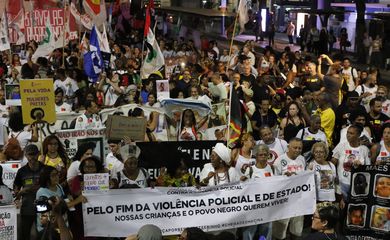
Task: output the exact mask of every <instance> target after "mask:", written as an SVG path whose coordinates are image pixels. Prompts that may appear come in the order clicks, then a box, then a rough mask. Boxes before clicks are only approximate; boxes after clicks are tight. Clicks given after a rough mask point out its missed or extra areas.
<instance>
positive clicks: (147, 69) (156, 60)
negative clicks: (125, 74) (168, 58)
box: [141, 28, 165, 79]
mask: <svg viewBox="0 0 390 240" xmlns="http://www.w3.org/2000/svg"><path fill="white" fill-rule="evenodd" d="M145 45H146V47H147V48H148V54H147V55H146V57H145V59H144V62H143V64H142V67H141V78H142V79H145V78H148V77H149V75H150V74H152V73H156V72H157V71H158V70H160V68H162V67H163V66H164V65H165V60H164V56H163V54H162V52H161V50H160V46H159V45H158V43H157V40H156V38H155V37H154V34H153V31H152V29H150V28H149V32H148V36H147V39H146V42H145Z"/></svg>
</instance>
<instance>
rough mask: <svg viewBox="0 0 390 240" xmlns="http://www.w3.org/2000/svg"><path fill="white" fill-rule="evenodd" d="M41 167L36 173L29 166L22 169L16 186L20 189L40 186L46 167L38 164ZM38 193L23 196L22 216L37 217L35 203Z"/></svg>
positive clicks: (17, 175) (16, 178) (15, 183)
mask: <svg viewBox="0 0 390 240" xmlns="http://www.w3.org/2000/svg"><path fill="white" fill-rule="evenodd" d="M38 164H39V167H38V169H37V170H36V171H33V170H31V168H30V166H29V165H28V164H27V165H25V166H23V167H21V168H20V169H19V170H18V172H17V173H16V177H15V181H14V185H15V186H17V187H18V188H26V187H31V186H39V176H40V174H41V172H42V170H43V167H44V166H45V165H44V164H42V163H41V162H38ZM37 190H38V189H37ZM35 197H36V192H31V193H26V194H24V195H23V196H22V206H21V208H20V214H21V215H30V216H34V215H35V206H34V201H35Z"/></svg>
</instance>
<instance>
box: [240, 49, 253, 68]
mask: <svg viewBox="0 0 390 240" xmlns="http://www.w3.org/2000/svg"><path fill="white" fill-rule="evenodd" d="M242 53H243V54H244V55H245V56H247V57H249V61H250V64H251V66H255V61H256V57H255V55H254V54H253V53H252V52H251V51H250V49H249V47H248V46H245V47H244V48H243V50H242Z"/></svg>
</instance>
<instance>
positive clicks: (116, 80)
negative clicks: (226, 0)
mask: <svg viewBox="0 0 390 240" xmlns="http://www.w3.org/2000/svg"><path fill="white" fill-rule="evenodd" d="M313 31H314V30H313ZM132 34H133V35H132V36H131V37H130V39H127V40H126V41H124V42H120V41H112V40H111V41H110V47H111V49H112V52H111V55H112V57H111V64H110V69H106V70H105V71H103V72H102V73H101V75H100V77H99V79H98V81H97V82H94V83H92V82H90V81H89V80H88V78H87V77H86V76H85V74H84V71H83V69H82V65H83V64H82V62H83V55H82V52H81V51H80V49H79V47H80V44H79V42H78V41H77V40H76V41H71V42H70V43H69V44H68V45H67V46H66V48H65V49H64V51H63V50H62V49H57V50H55V51H54V52H53V53H52V54H51V56H50V57H49V58H44V57H40V58H38V59H37V61H33V60H32V59H31V56H32V54H33V52H34V51H35V49H36V48H37V44H36V43H35V42H30V43H28V44H26V51H25V53H23V54H13V55H12V57H11V58H10V57H9V54H8V53H7V52H4V53H3V54H2V58H1V60H0V75H1V89H0V93H1V94H0V111H1V117H0V122H1V125H2V126H1V127H2V128H1V130H0V139H1V140H0V143H1V145H2V154H1V161H2V162H7V161H10V160H22V162H23V163H24V166H23V167H21V168H20V169H19V171H18V172H17V175H16V178H15V181H14V189H13V190H12V192H11V191H10V190H9V189H7V188H6V187H4V186H3V185H0V191H1V193H2V196H4V197H3V198H2V199H0V203H2V204H6V203H7V204H9V203H15V204H16V205H17V206H18V207H19V208H20V215H21V219H20V227H19V230H20V234H19V239H23V240H27V239H35V238H36V237H38V236H39V237H40V236H42V235H45V234H47V231H45V226H47V225H48V222H50V221H53V220H52V219H50V218H49V217H48V216H47V215H45V214H41V215H39V216H37V214H36V212H35V207H34V201H35V200H36V199H39V198H40V197H42V196H46V197H52V196H55V197H57V201H55V202H56V203H54V204H55V205H56V206H57V205H59V203H58V202H62V201H60V200H61V199H62V200H64V204H63V205H64V206H63V208H62V209H60V210H58V208H59V207H57V208H55V209H56V211H57V212H56V213H57V214H54V215H55V216H56V222H57V223H58V224H57V227H58V228H60V229H61V231H60V233H58V232H56V231H54V233H52V234H51V235H55V236H57V235H58V236H57V237H60V234H61V235H63V234H65V235H66V237H69V238H71V236H69V235H70V234H68V232H69V230H68V229H70V232H71V235H72V236H73V239H92V238H86V237H84V229H83V219H82V203H84V202H86V201H88V199H87V198H85V197H84V196H83V194H82V190H83V189H82V186H83V178H82V176H83V174H88V173H100V172H109V173H110V178H111V179H110V187H111V188H113V189H115V188H145V187H154V186H174V187H183V186H215V185H220V184H225V183H229V182H235V181H246V180H247V179H251V178H263V177H272V176H274V175H285V176H287V177H289V176H292V175H296V174H300V173H302V172H304V171H306V170H308V171H315V178H316V184H317V185H316V187H317V201H318V202H330V203H331V206H325V207H321V208H318V210H317V211H316V212H315V213H314V215H313V217H312V219H313V221H312V228H313V229H314V230H316V231H317V232H316V233H312V234H310V235H308V236H307V237H306V239H340V234H339V233H336V225H337V223H340V221H339V220H340V217H339V216H340V213H339V212H341V211H343V210H344V207H345V204H346V203H348V193H349V189H350V180H351V168H353V167H356V166H359V165H363V164H364V165H378V164H386V163H389V162H390V123H386V122H387V121H389V119H390V118H389V117H390V100H389V99H388V88H387V87H386V86H383V85H380V83H381V79H379V76H380V73H379V69H378V68H376V67H374V66H372V65H367V68H364V69H358V68H356V67H354V66H353V63H352V62H351V60H350V59H349V58H347V57H344V56H343V55H342V54H338V53H336V54H334V55H332V56H330V55H329V56H328V55H325V54H320V55H313V54H308V53H307V52H305V51H302V52H301V51H296V52H292V51H291V49H290V48H289V47H286V48H285V49H284V51H283V52H276V51H275V50H274V49H272V47H266V48H265V49H261V50H259V49H257V47H256V44H255V43H254V41H248V42H245V43H244V44H243V46H238V45H234V46H233V47H232V55H229V49H227V48H223V47H220V46H219V45H218V42H217V41H214V40H209V39H208V38H207V36H203V37H202V40H201V46H199V47H196V46H195V44H194V41H193V40H190V39H185V38H180V39H171V38H169V37H162V36H159V35H157V39H158V42H159V45H160V48H161V51H162V53H163V55H164V57H165V58H166V63H168V62H170V63H172V62H173V63H174V68H173V69H171V72H170V73H169V74H167V71H168V69H167V68H166V69H165V70H162V71H159V72H154V73H150V76H149V78H148V79H141V78H140V68H141V67H142V60H143V55H144V56H145V54H146V50H145V51H142V47H141V46H142V43H141V42H140V40H139V39H140V38H139V37H138V35H139V32H137V31H133V32H132ZM315 34H316V33H314V32H313V33H311V36H312V38H313V41H314V42H315V41H316V36H315ZM318 38H319V39H320V38H321V33H319V36H318ZM302 41H303V40H302ZM314 46H317V45H316V44H315V43H314V45H313V47H314ZM378 48H379V49H380V48H381V46H378ZM317 54H319V52H317ZM374 54H375V51H374V49H373V50H372V56H373V55H374ZM164 74H165V75H167V76H168V75H169V91H170V97H171V98H182V99H184V98H186V99H192V100H199V99H206V100H207V101H210V102H211V103H213V104H215V103H223V104H225V105H226V108H227V110H229V102H230V101H231V100H232V99H230V96H232V95H234V96H235V95H237V96H238V98H239V99H240V100H241V102H242V113H243V117H242V119H241V123H242V127H241V131H242V134H241V138H240V140H239V142H238V144H237V145H236V146H235V148H234V149H232V150H230V149H228V148H227V147H226V144H223V143H218V144H217V145H216V146H215V148H213V151H212V153H211V156H210V163H208V164H205V165H204V167H203V170H202V171H201V173H200V178H199V179H196V178H195V177H194V176H193V175H191V174H190V173H189V171H188V156H184V155H182V154H177V162H176V164H174V165H169V166H166V168H163V169H161V171H160V176H159V177H158V178H157V179H155V180H154V181H153V179H150V177H149V174H148V172H147V171H146V170H145V169H144V168H142V167H140V166H138V155H137V154H135V155H134V156H126V157H124V156H123V155H121V153H120V149H121V146H122V145H123V144H133V142H132V141H131V140H130V139H125V140H124V141H114V140H111V139H108V146H109V149H110V151H111V152H110V153H109V154H108V155H107V156H106V157H105V159H99V158H97V157H96V156H93V150H94V148H95V145H94V144H93V143H86V144H84V145H80V146H78V150H77V153H76V155H75V157H74V158H73V159H69V157H68V156H67V154H66V152H65V150H64V146H63V145H62V143H61V142H60V140H59V139H58V137H56V136H55V135H50V136H47V137H46V138H45V139H44V141H43V143H42V144H40V143H38V135H39V134H38V132H39V129H37V125H36V124H32V125H30V126H26V125H24V124H23V119H22V109H23V106H21V107H20V106H7V105H6V101H5V100H6V99H8V98H11V97H12V96H7V95H6V94H8V93H6V92H5V84H17V83H19V82H21V81H31V80H28V79H34V78H53V85H54V89H55V104H56V112H57V113H60V112H82V113H83V114H82V115H81V116H79V117H77V118H76V119H74V121H73V123H72V126H71V127H72V128H74V129H92V128H99V127H104V124H105V123H104V122H102V118H101V116H99V112H100V110H101V109H104V108H110V107H118V106H121V105H125V104H129V103H133V104H138V105H139V106H140V107H141V106H148V107H154V108H159V106H160V105H159V100H160V99H157V95H156V91H157V86H156V80H159V79H165V76H164ZM14 91H17V90H14ZM231 91H235V92H236V93H237V94H232V93H231ZM15 94H18V93H17V92H16V93H15ZM194 111H195V110H192V109H188V110H185V111H183V114H182V119H181V121H180V125H181V126H180V130H179V131H177V136H176V137H177V140H178V141H201V137H200V136H199V132H198V130H199V129H200V128H201V127H202V126H203V125H205V124H209V125H210V122H211V120H212V122H219V123H221V122H223V123H225V124H226V119H228V116H222V117H221V116H215V115H212V114H211V115H210V116H209V119H208V118H207V117H206V118H205V119H196V118H195V114H194ZM124 114H125V115H128V116H133V117H143V118H147V129H146V133H147V134H146V135H145V141H150V142H153V141H157V140H158V139H157V138H156V136H155V135H154V133H155V130H156V128H157V127H162V128H167V122H169V121H172V119H168V118H165V117H164V115H163V114H161V113H158V112H157V111H156V112H152V113H151V114H150V115H146V114H145V113H144V112H143V110H142V109H141V108H135V109H133V110H131V111H129V112H128V113H124ZM159 119H162V122H164V124H161V125H162V126H158V125H159V123H158V121H159ZM210 119H211V120H210ZM207 120H208V121H207ZM211 125H212V124H211ZM218 139H219V140H225V141H226V140H227V131H226V130H221V131H220V132H218ZM178 144H180V143H178ZM40 149H41V150H40ZM0 169H1V168H0ZM323 172H326V173H327V174H328V175H326V176H323ZM0 180H1V179H0ZM286 181H288V179H286ZM0 183H2V182H1V181H0ZM387 187H389V186H387ZM3 192H4V194H3ZM64 209H65V210H64ZM340 210H341V211H340ZM61 211H64V212H65V213H66V217H62V216H61V213H62V212H61ZM64 215H65V214H64ZM67 219H69V221H68V220H67ZM341 224H342V222H341ZM303 228H304V216H298V217H293V218H290V219H283V220H279V221H275V222H272V223H264V224H261V225H258V226H249V227H244V228H242V229H232V230H229V231H228V232H224V233H218V235H216V237H215V238H217V239H235V238H238V239H245V240H250V239H255V238H256V239H259V237H261V236H262V237H264V239H271V238H274V239H285V238H286V237H287V236H289V237H291V238H292V239H299V238H301V237H302V232H303ZM145 229H146V230H145ZM145 229H140V235H142V234H146V235H148V234H149V235H153V234H154V232H155V233H156V236H155V238H143V237H141V236H140V235H139V237H138V238H134V239H161V231H160V232H159V230H158V229H156V227H155V226H145ZM223 234H226V236H225V237H223V236H220V235H223ZM61 237H64V236H61ZM229 237H230V238H229ZM179 238H180V239H208V238H211V236H206V234H205V233H203V232H202V231H201V230H199V229H195V228H189V229H186V230H185V231H184V232H183V233H182V235H181V236H179ZM129 239H131V237H129Z"/></svg>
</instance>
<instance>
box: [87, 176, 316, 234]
mask: <svg viewBox="0 0 390 240" xmlns="http://www.w3.org/2000/svg"><path fill="white" fill-rule="evenodd" d="M85 196H86V197H87V199H88V202H87V203H85V204H84V205H83V217H84V232H85V235H86V236H95V237H125V236H128V235H129V234H134V233H136V232H137V231H138V229H139V228H140V227H142V226H143V225H145V224H155V225H157V226H158V227H160V228H161V229H162V232H163V235H174V234H180V233H181V231H182V230H183V229H184V228H187V227H199V228H201V229H203V230H204V231H215V230H223V229H230V228H236V227H242V226H250V225H257V224H260V223H265V222H270V221H275V220H279V219H285V218H289V217H293V216H301V215H306V214H312V213H313V212H314V210H315V202H316V195H315V183H314V175H313V173H312V172H306V173H303V174H301V175H297V176H292V177H289V178H287V177H285V176H277V177H270V178H262V179H257V180H256V181H251V182H246V183H237V184H230V185H221V186H218V187H208V188H201V189H196V188H195V187H192V188H154V189H123V190H122V189H120V190H110V191H108V192H106V193H96V194H85ZM102 226H107V227H103V228H102Z"/></svg>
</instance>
